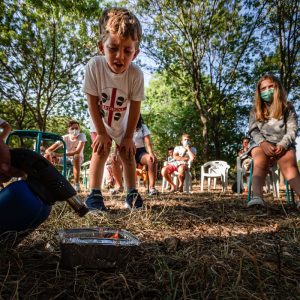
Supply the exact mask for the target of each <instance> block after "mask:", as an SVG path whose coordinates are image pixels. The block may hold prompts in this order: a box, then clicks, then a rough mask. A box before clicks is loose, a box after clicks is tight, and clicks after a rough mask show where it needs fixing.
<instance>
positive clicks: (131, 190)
mask: <svg viewBox="0 0 300 300" xmlns="http://www.w3.org/2000/svg"><path fill="white" fill-rule="evenodd" d="M99 31H100V41H99V44H98V47H99V50H100V53H101V54H102V55H101V56H96V57H93V58H92V59H91V60H90V61H89V62H88V64H87V66H86V70H85V78H84V85H83V91H84V92H85V93H86V95H87V100H88V106H89V113H90V121H91V122H90V123H91V128H90V131H91V136H92V140H93V143H92V148H93V154H92V158H91V165H90V172H89V174H90V189H91V193H90V195H89V196H88V197H87V199H86V200H85V204H86V205H87V206H88V207H89V208H90V209H91V210H98V211H105V210H106V207H105V205H104V202H103V197H102V194H101V189H100V188H101V186H100V185H101V182H102V177H103V172H104V165H105V161H106V159H107V157H108V155H109V152H110V147H111V144H112V140H114V141H115V142H116V144H117V147H118V149H119V153H120V158H121V161H122V164H123V168H124V177H125V182H126V187H127V196H126V199H125V207H127V208H130V209H131V208H140V207H142V205H143V200H142V198H141V196H140V195H139V193H138V191H137V190H136V183H135V168H136V164H135V158H134V155H135V146H134V143H133V134H134V131H135V128H136V124H137V121H138V118H139V115H140V106H141V101H142V100H143V99H144V76H143V73H142V71H141V70H140V68H139V67H137V66H136V65H135V64H134V63H132V61H133V60H134V59H135V58H136V56H137V55H138V53H139V43H140V40H141V36H142V29H141V25H140V22H139V20H138V19H137V18H136V16H135V15H133V14H132V13H131V12H130V11H128V10H127V9H124V8H110V9H107V10H105V11H104V12H103V14H102V17H101V18H100V21H99Z"/></svg>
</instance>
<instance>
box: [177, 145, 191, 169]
mask: <svg viewBox="0 0 300 300" xmlns="http://www.w3.org/2000/svg"><path fill="white" fill-rule="evenodd" d="M191 151H192V153H193V154H194V155H196V154H197V149H196V148H195V147H191ZM173 153H177V154H178V155H179V156H180V157H189V154H188V151H187V150H186V149H185V148H184V147H183V146H176V147H175V148H174V152H173ZM174 164H175V165H183V164H186V165H187V164H188V161H182V160H176V161H175V163H174Z"/></svg>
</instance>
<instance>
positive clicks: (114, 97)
mask: <svg viewBox="0 0 300 300" xmlns="http://www.w3.org/2000/svg"><path fill="white" fill-rule="evenodd" d="M99 104H100V108H101V109H102V110H103V111H104V115H105V116H104V117H105V120H106V122H107V125H108V126H110V127H111V126H112V123H113V121H116V122H118V121H120V120H121V119H122V116H123V115H124V113H125V111H126V109H127V101H126V98H125V97H124V94H123V93H122V91H120V90H118V89H117V88H107V89H105V90H104V91H103V92H102V99H101V101H100V103H99Z"/></svg>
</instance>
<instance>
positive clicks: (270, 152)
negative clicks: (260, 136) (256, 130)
mask: <svg viewBox="0 0 300 300" xmlns="http://www.w3.org/2000/svg"><path fill="white" fill-rule="evenodd" d="M260 147H261V148H262V149H263V151H264V152H265V154H266V155H267V156H270V157H272V156H274V155H275V149H276V147H275V146H273V145H272V144H270V143H268V142H262V143H260Z"/></svg>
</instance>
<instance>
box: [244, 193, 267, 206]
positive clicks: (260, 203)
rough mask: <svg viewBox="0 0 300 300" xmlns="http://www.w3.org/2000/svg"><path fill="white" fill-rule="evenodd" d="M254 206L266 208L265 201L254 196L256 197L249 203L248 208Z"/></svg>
mask: <svg viewBox="0 0 300 300" xmlns="http://www.w3.org/2000/svg"><path fill="white" fill-rule="evenodd" d="M254 205H258V206H266V204H265V202H264V200H263V199H261V198H260V197H259V196H254V197H253V198H252V199H251V200H250V201H249V202H248V203H247V207H250V206H254Z"/></svg>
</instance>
